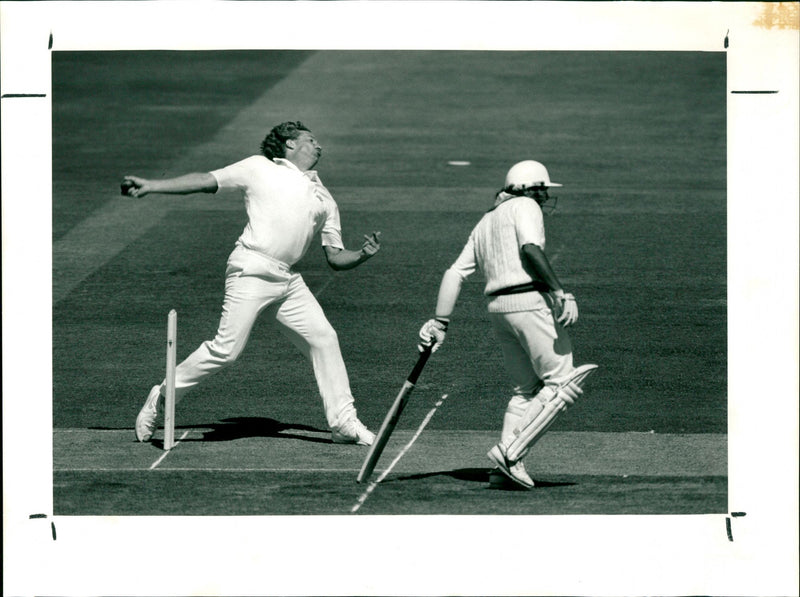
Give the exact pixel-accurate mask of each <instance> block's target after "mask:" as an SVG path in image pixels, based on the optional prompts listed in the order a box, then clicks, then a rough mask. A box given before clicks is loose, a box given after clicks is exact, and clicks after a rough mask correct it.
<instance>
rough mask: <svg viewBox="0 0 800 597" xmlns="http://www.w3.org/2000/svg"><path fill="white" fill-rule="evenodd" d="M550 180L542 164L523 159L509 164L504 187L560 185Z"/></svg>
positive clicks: (520, 187) (521, 187) (522, 187)
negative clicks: (511, 164)
mask: <svg viewBox="0 0 800 597" xmlns="http://www.w3.org/2000/svg"><path fill="white" fill-rule="evenodd" d="M560 186H561V185H560V184H558V183H557V182H552V181H551V180H550V175H549V174H548V173H547V168H545V167H544V164H541V163H540V162H536V161H534V160H525V161H522V162H518V163H516V164H514V165H513V166H511V168H510V169H509V171H508V174H506V184H505V185H504V186H503V188H504V189H509V188H512V189H524V188H528V187H560Z"/></svg>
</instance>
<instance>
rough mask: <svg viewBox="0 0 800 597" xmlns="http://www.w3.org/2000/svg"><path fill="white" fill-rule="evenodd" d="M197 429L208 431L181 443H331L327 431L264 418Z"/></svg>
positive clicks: (238, 418)
mask: <svg viewBox="0 0 800 597" xmlns="http://www.w3.org/2000/svg"><path fill="white" fill-rule="evenodd" d="M198 427H202V428H204V429H205V428H209V429H210V431H204V432H203V435H202V437H194V438H186V439H184V440H182V441H183V442H190V441H197V442H229V441H234V440H237V439H244V438H248V437H280V438H287V439H299V440H302V441H306V442H316V443H321V444H330V443H332V442H331V439H330V434H329V431H328V430H327V429H317V428H316V427H311V426H309V425H302V424H299V423H281V422H280V421H276V420H275V419H268V418H266V417H232V418H229V419H222V420H221V421H219V422H216V423H211V424H209V425H200V426H198ZM291 431H304V432H308V433H323V434H326V437H315V436H313V435H309V434H307V433H291ZM176 435H177V434H176Z"/></svg>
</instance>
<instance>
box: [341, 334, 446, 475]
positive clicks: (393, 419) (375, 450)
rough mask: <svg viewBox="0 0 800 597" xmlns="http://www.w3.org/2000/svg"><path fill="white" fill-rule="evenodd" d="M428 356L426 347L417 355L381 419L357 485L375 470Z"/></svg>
mask: <svg viewBox="0 0 800 597" xmlns="http://www.w3.org/2000/svg"><path fill="white" fill-rule="evenodd" d="M430 356H431V347H430V346H426V347H425V348H424V349H423V350H422V352H420V353H419V358H418V359H417V363H416V365H414V368H413V369H412V370H411V373H410V374H409V375H408V377H407V378H406V381H405V382H404V383H403V387H402V388H400V392H399V393H398V394H397V397H396V398H395V399H394V402H393V403H392V406H391V408H390V409H389V412H388V413H386V417H385V418H384V419H383V423H382V424H381V428H380V429H379V430H378V434H377V435H376V436H375V441H374V442H372V445H371V446H370V448H369V452H368V453H367V458H366V459H365V460H364V464H362V465H361V471H360V472H359V473H358V479H357V480H358V482H359V483H361V482H362V481H364V480H365V479H368V478H369V476H370V475H371V474H372V471H373V470H375V465H376V464H377V463H378V459H379V458H380V457H381V453H382V452H383V449H384V448H385V447H386V443H387V442H388V441H389V438H390V437H391V435H392V432H393V431H394V428H395V427H397V421H398V420H399V419H400V414H401V413H402V412H403V409H404V408H405V406H406V404H407V403H408V399H409V397H410V396H411V391H412V390H413V389H414V386H415V385H416V383H417V379H418V378H419V374H420V373H422V369H423V367H425V363H426V362H428V357H430Z"/></svg>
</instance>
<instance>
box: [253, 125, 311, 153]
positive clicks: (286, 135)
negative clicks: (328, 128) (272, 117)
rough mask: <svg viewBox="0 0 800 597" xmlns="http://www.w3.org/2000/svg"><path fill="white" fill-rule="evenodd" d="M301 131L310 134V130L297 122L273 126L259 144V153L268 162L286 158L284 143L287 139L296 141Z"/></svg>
mask: <svg viewBox="0 0 800 597" xmlns="http://www.w3.org/2000/svg"><path fill="white" fill-rule="evenodd" d="M301 131H308V132H309V133H310V132H311V129H309V128H308V127H306V125H304V124H303V123H302V122H300V121H299V120H294V121H291V120H290V121H287V122H282V123H280V124H278V125H275V126H274V127H272V130H271V131H270V132H269V134H268V135H267V136H266V137H264V140H263V141H262V142H261V153H263V154H264V156H265V157H266V158H267V159H270V160H271V159H273V158H283V157H286V141H287V140H288V139H297V137H299V136H300V132H301Z"/></svg>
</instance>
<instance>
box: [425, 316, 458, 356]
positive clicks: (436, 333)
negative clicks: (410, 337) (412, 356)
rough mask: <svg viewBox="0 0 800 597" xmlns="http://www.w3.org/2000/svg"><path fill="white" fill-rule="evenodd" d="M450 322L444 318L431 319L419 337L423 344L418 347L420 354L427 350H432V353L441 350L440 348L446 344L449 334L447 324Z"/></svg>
mask: <svg viewBox="0 0 800 597" xmlns="http://www.w3.org/2000/svg"><path fill="white" fill-rule="evenodd" d="M448 323H450V321H449V320H447V319H445V318H443V317H437V318H436V319H429V320H428V321H426V322H425V324H424V325H423V326H422V328H420V330H419V337H420V340H421V342H420V343H419V345H418V346H417V348H418V349H419V351H420V352H422V351H423V350H425V349H426V348H430V349H431V352H436V351H437V350H439V346H441V345H442V342H444V337H445V335H446V334H447V324H448Z"/></svg>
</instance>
